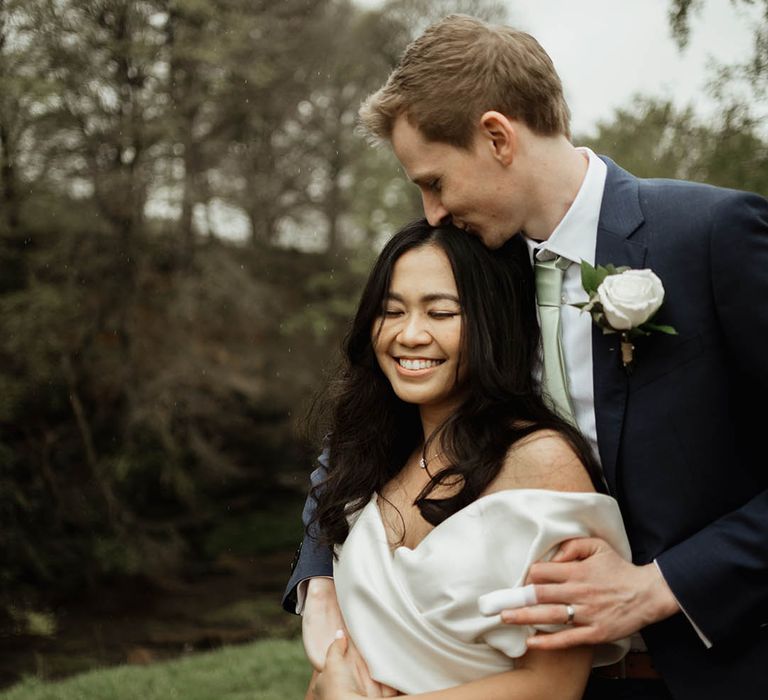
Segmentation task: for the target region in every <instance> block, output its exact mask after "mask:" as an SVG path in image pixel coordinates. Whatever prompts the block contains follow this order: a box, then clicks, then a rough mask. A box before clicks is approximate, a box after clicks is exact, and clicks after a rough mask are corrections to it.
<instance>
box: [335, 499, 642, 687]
mask: <svg viewBox="0 0 768 700" xmlns="http://www.w3.org/2000/svg"><path fill="white" fill-rule="evenodd" d="M593 536H594V537H601V538H603V539H605V540H606V541H608V542H609V543H610V544H611V545H612V546H613V547H614V548H615V549H616V550H617V551H618V552H619V553H620V554H621V555H622V556H624V557H625V558H627V559H629V558H630V550H629V544H628V542H627V537H626V534H625V531H624V526H623V524H622V520H621V515H620V513H619V508H618V505H617V504H616V501H615V500H614V499H613V498H611V497H609V496H604V495H601V494H595V493H566V492H560V491H547V490H541V489H517V490H508V491H500V492H497V493H493V494H490V495H487V496H483V497H481V498H479V499H478V500H476V501H475V502H473V503H471V504H470V505H469V506H467V507H466V508H463V509H462V510H460V511H458V512H457V513H454V514H453V515H452V516H450V517H449V518H447V519H446V520H444V521H443V522H442V523H440V524H439V525H438V526H437V527H435V528H434V529H433V530H432V531H431V532H430V533H429V534H428V535H427V536H426V537H425V538H424V539H423V540H422V541H421V542H419V544H418V545H417V546H416V547H414V548H413V549H409V548H407V547H397V548H395V549H394V551H393V550H392V549H391V548H390V546H389V543H388V542H387V536H386V532H385V530H384V524H383V522H382V519H381V515H380V512H379V508H378V505H377V497H376V496H375V495H374V496H373V497H372V498H371V500H370V501H369V502H368V504H367V505H366V506H365V507H364V508H363V509H362V510H361V511H359V512H358V513H357V514H356V519H355V520H354V522H353V524H352V527H351V530H350V533H349V536H348V537H347V540H346V542H345V543H344V545H343V546H341V547H337V549H336V551H337V554H338V559H337V560H335V562H334V571H333V576H334V580H335V582H336V595H337V597H338V601H339V605H340V607H341V611H342V614H343V616H344V621H345V623H346V625H347V628H348V630H349V634H350V636H351V638H352V640H353V641H354V643H355V644H356V645H357V647H358V649H359V650H360V652H361V653H362V655H363V658H365V660H366V661H367V663H368V667H369V669H370V672H371V675H372V677H373V678H374V679H375V680H377V681H379V682H381V683H386V684H387V685H390V686H392V687H393V688H397V689H398V690H400V691H401V692H404V693H408V694H411V693H423V692H429V691H434V690H440V689H443V688H448V687H451V686H455V685H459V684H461V683H466V682H468V681H472V680H477V679H478V678H482V677H484V676H488V675H491V674H494V673H499V672H501V671H509V670H511V669H513V668H514V667H515V662H514V660H515V659H516V658H518V657H520V656H522V655H523V654H525V651H526V639H527V638H528V637H529V636H530V635H532V634H534V633H535V632H536V630H535V629H534V628H532V627H522V626H510V625H505V624H503V623H502V622H501V617H500V616H499V615H493V616H490V617H486V616H484V615H483V614H481V612H480V610H479V608H478V603H477V599H478V597H479V596H481V595H483V594H485V593H489V592H491V591H494V590H497V589H501V588H510V587H513V586H517V585H521V584H522V583H523V582H524V580H525V576H526V574H527V572H528V568H529V567H530V565H531V564H533V563H534V562H536V561H542V560H546V559H548V558H550V557H551V556H552V555H553V554H554V552H555V551H556V550H557V547H558V545H559V544H560V543H562V542H563V541H564V540H567V539H571V538H574V537H593ZM546 629H547V630H550V629H552V628H551V627H548V628H546ZM628 649H629V641H628V640H622V641H621V642H616V643H614V644H607V645H602V646H600V647H597V648H596V650H595V662H594V664H595V665H596V666H597V665H604V664H610V663H614V662H615V661H617V660H619V659H620V658H621V657H622V656H623V655H624V654H625V653H626V652H627V650H628Z"/></svg>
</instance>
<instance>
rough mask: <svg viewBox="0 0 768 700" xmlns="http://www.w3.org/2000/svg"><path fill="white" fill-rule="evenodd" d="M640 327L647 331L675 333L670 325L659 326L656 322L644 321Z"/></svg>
mask: <svg viewBox="0 0 768 700" xmlns="http://www.w3.org/2000/svg"><path fill="white" fill-rule="evenodd" d="M642 327H643V329H647V330H649V331H659V333H666V334H667V335H677V331H676V330H675V329H674V328H673V327H672V326H661V325H659V324H657V323H650V322H649V321H646V322H645V323H644V324H643V326H642Z"/></svg>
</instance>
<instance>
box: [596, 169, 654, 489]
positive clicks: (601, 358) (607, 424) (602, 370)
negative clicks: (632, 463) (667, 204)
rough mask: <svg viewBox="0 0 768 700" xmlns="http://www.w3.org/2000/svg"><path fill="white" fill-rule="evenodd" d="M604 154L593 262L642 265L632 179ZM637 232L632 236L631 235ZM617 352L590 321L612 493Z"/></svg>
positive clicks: (620, 393) (620, 389)
mask: <svg viewBox="0 0 768 700" xmlns="http://www.w3.org/2000/svg"><path fill="white" fill-rule="evenodd" d="M603 160H604V161H605V162H606V165H607V166H608V173H607V176H606V181H605V191H604V193H603V202H602V206H601V209H600V220H599V222H598V229H597V247H596V250H595V264H597V265H607V264H609V263H613V264H614V265H616V266H617V267H618V266H620V265H627V266H629V267H633V268H642V267H643V266H644V264H645V254H646V248H645V245H644V244H643V243H642V242H641V241H640V240H632V238H631V237H632V234H633V233H635V231H637V230H638V229H639V228H640V227H641V226H642V224H643V222H644V218H643V213H642V210H641V208H640V199H639V191H638V189H639V188H638V182H637V179H636V178H634V177H632V176H631V175H630V174H629V173H627V172H626V171H624V170H622V169H621V168H619V167H618V166H617V165H616V164H615V163H613V161H611V160H609V159H608V158H603ZM639 238H640V236H635V239H639ZM620 357H621V354H620V337H619V334H618V333H613V334H610V335H604V334H603V332H602V331H601V330H600V329H599V328H598V327H597V326H593V327H592V371H593V382H594V391H595V419H596V423H597V444H598V447H599V450H600V461H601V462H602V465H603V473H604V475H605V479H606V481H607V483H608V486H609V488H610V490H611V493H613V494H616V493H617V488H616V487H617V482H616V460H617V457H618V452H619V444H620V442H621V432H622V427H623V424H624V413H625V410H626V405H627V389H628V384H629V382H628V378H627V373H626V370H625V369H624V367H623V366H622V364H621V360H620Z"/></svg>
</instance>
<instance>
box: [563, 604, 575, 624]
mask: <svg viewBox="0 0 768 700" xmlns="http://www.w3.org/2000/svg"><path fill="white" fill-rule="evenodd" d="M565 614H566V616H567V619H566V621H565V624H566V625H572V624H573V618H574V617H575V616H576V610H575V609H574V607H573V605H566V606H565Z"/></svg>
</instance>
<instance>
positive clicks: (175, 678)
mask: <svg viewBox="0 0 768 700" xmlns="http://www.w3.org/2000/svg"><path fill="white" fill-rule="evenodd" d="M309 676H310V669H309V664H308V662H307V660H306V658H305V657H304V652H303V649H302V647H301V641H300V640H294V641H285V640H265V641H259V642H254V643H253V644H247V645H244V646H236V647H226V648H224V649H220V650H217V651H212V652H207V653H204V654H196V655H194V656H189V657H185V658H183V659H178V660H175V661H169V662H165V663H158V664H153V665H151V666H118V667H116V668H110V669H103V670H98V671H90V672H88V673H83V674H81V675H79V676H75V677H73V678H69V679H67V680H63V681H58V682H45V681H41V680H38V679H35V678H29V679H27V680H25V681H23V682H22V683H19V684H18V685H16V686H14V687H13V688H11V689H10V690H7V691H5V692H1V693H0V700H177V699H178V700H302V698H303V697H304V693H305V692H306V689H307V684H308V682H309Z"/></svg>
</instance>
